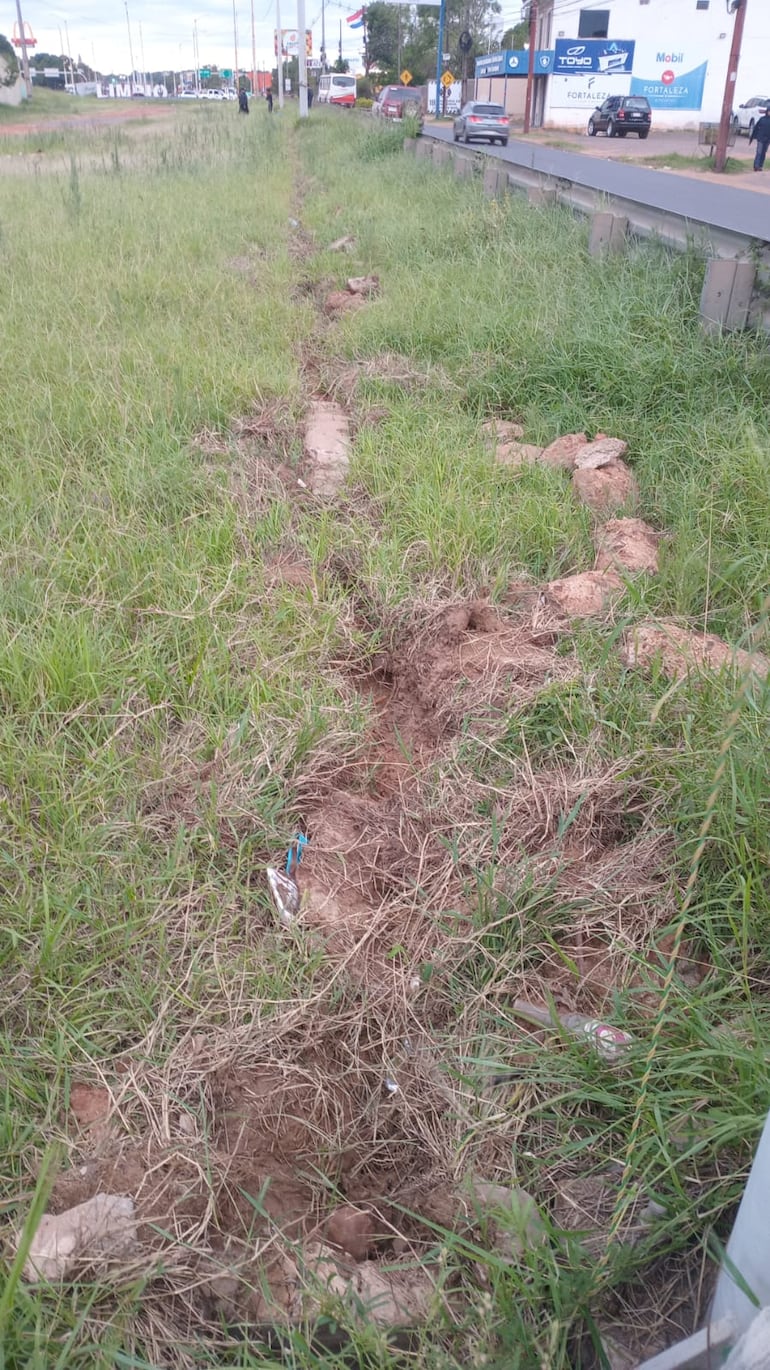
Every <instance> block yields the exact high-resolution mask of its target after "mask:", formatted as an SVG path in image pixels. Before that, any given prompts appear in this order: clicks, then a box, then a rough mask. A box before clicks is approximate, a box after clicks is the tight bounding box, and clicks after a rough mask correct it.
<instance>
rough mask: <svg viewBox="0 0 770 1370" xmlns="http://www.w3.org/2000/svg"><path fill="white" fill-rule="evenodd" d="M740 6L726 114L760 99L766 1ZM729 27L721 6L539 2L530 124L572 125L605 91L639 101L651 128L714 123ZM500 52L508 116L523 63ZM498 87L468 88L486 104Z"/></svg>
mask: <svg viewBox="0 0 770 1370" xmlns="http://www.w3.org/2000/svg"><path fill="white" fill-rule="evenodd" d="M730 2H731V0H730ZM743 2H744V3H745V4H746V25H745V30H744V39H743V50H742V56H741V62H740V67H739V70H738V79H737V82H736V89H735V97H734V99H733V108H737V106H738V105H739V104H740V103H741V102H742V101H744V100H748V99H750V98H751V97H752V96H761V97H763V98H764V97H770V0H743ZM734 23H735V16H734V14H730V13H728V0H603V2H602V0H600V3H598V4H591V3H588V0H539V2H538V33H537V49H538V59H539V62H540V66H539V70H540V71H541V73H543V74H541V75H540V76H539V77H538V79H537V81H536V83H535V84H536V94H535V123H536V124H544V125H546V126H547V127H551V128H554V127H557V128H581V129H582V128H585V125H586V122H587V119H588V116H589V114H590V113H591V111H592V110H593V109H594V108H595V107H596V105H599V104H601V103H602V101H603V100H604V99H606V97H607V96H608V95H628V94H639V95H646V96H647V99H648V100H649V101H650V104H651V106H652V118H653V126H654V127H655V128H657V129H661V128H668V129H687V128H696V127H697V125H698V124H699V123H700V122H701V121H704V122H711V121H714V120H718V119H719V115H720V112H721V109H722V98H723V95H724V87H725V78H726V75H727V63H728V57H729V52H730V41H731V38H732V33H733V25H734ZM546 54H549V55H550V62H548V59H547V57H546ZM500 56H501V57H504V58H505V59H506V60H505V63H504V65H503V66H501V67H499V70H500V72H502V71H503V70H504V71H505V72H506V74H507V79H506V81H505V86H506V103H507V105H508V106H509V108H510V109H511V112H514V110H516V112H518V107H519V106H521V108H522V109H523V96H522V91H521V84H522V73H523V71H524V70H526V60H524V61H522V60H521V59H522V58H523V56H524V55H523V54H519V55H518V56H519V60H518V62H516V61H515V57H516V55H515V54H513V53H509V54H500ZM487 60H492V59H487ZM546 72H547V74H546ZM511 77H513V78H514V79H513V80H512V79H511ZM502 87H503V81H502V80H499V79H497V80H495V79H493V80H492V82H491V83H490V82H487V81H484V80H480V81H479V82H478V84H477V90H478V92H479V95H480V98H487V99H490V98H492V99H495V98H496V99H500V98H502ZM511 87H514V88H515V89H514V90H512V89H511Z"/></svg>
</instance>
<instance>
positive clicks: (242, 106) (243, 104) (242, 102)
mask: <svg viewBox="0 0 770 1370" xmlns="http://www.w3.org/2000/svg"><path fill="white" fill-rule="evenodd" d="M248 112H249V97H248V95H247V94H246V92H245V90H242V91H240V92H239V94H238V113H239V114H248Z"/></svg>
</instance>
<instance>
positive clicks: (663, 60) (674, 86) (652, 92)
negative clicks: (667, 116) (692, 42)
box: [630, 42, 708, 109]
mask: <svg viewBox="0 0 770 1370" xmlns="http://www.w3.org/2000/svg"><path fill="white" fill-rule="evenodd" d="M707 73H708V60H707V59H706V58H705V56H704V53H703V50H702V49H701V50H700V51H699V52H695V51H693V49H692V48H684V49H683V48H679V49H677V50H676V51H673V52H667V51H666V50H665V49H664V48H661V47H660V46H658V45H656V44H654V43H647V42H645V43H639V44H638V45H637V54H636V62H635V63H634V74H633V76H632V78H631V90H630V94H631V95H645V96H646V97H647V99H648V100H649V102H650V105H651V107H652V109H700V108H701V107H702V105H703V91H704V87H705V85H706V76H707Z"/></svg>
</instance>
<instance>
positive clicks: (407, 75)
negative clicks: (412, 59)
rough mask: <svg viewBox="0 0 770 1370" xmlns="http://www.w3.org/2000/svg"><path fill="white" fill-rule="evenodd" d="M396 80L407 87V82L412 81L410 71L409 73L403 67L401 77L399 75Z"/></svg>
mask: <svg viewBox="0 0 770 1370" xmlns="http://www.w3.org/2000/svg"><path fill="white" fill-rule="evenodd" d="M398 79H399V80H400V82H401V84H402V86H408V85H409V82H410V81H411V79H412V73H411V71H409V70H408V68H407V67H404V70H403V71H402V73H401V75H400V77H399V78H398Z"/></svg>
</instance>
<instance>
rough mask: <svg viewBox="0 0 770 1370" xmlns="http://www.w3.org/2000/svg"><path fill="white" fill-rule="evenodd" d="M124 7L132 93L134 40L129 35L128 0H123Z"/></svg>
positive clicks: (129, 84)
mask: <svg viewBox="0 0 770 1370" xmlns="http://www.w3.org/2000/svg"><path fill="white" fill-rule="evenodd" d="M123 2H124V4H125V7H126V27H127V28H128V55H129V57H130V58H131V76H130V78H129V82H128V86H129V91H130V93H131V94H132V95H133V91H134V42H133V39H132V37H131V20H130V18H129V16H128V0H123Z"/></svg>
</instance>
